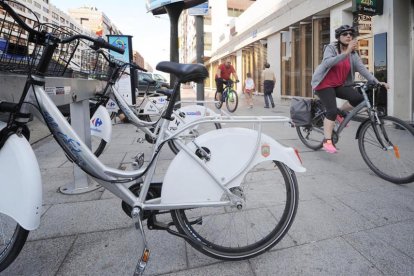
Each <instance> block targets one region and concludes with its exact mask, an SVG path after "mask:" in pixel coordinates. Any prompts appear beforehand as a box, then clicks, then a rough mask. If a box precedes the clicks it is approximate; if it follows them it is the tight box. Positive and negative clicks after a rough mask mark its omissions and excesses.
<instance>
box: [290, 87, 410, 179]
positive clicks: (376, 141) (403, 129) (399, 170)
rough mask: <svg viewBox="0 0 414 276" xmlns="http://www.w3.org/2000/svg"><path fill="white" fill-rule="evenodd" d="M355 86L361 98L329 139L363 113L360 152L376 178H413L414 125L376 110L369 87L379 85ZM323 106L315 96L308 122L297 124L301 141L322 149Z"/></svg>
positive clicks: (337, 138)
mask: <svg viewBox="0 0 414 276" xmlns="http://www.w3.org/2000/svg"><path fill="white" fill-rule="evenodd" d="M354 87H355V88H356V89H358V90H360V92H361V93H362V95H363V97H364V101H363V102H361V103H360V104H359V105H358V106H356V107H355V108H354V109H353V110H352V111H351V112H350V113H348V114H347V116H346V117H345V118H344V120H343V121H342V122H341V123H339V122H336V124H335V128H334V130H333V133H332V142H333V143H334V144H336V143H338V141H339V134H340V133H341V132H342V130H343V129H344V128H345V126H346V125H347V124H348V123H349V122H350V121H351V119H353V118H354V117H356V116H364V117H365V120H363V121H362V122H361V124H360V126H359V128H358V130H357V133H356V136H355V139H358V146H359V151H360V152H361V155H362V158H363V159H364V161H365V163H366V164H367V165H368V166H369V167H370V169H371V170H372V171H373V172H374V173H375V174H377V175H378V176H379V177H381V178H383V179H385V180H387V181H390V182H392V183H396V184H405V183H410V182H413V181H414V128H413V127H411V126H410V125H409V124H408V123H406V122H404V121H402V120H400V119H398V118H395V117H392V116H385V115H384V114H383V113H382V112H379V111H378V110H377V108H376V106H375V99H374V100H373V103H372V104H371V102H370V101H369V99H368V95H367V91H368V90H369V89H378V88H380V85H378V84H370V83H355V84H354ZM325 115H326V112H325V109H324V106H323V105H322V103H321V102H320V101H319V100H317V99H315V100H313V102H312V121H311V125H305V126H297V127H296V131H297V133H298V135H299V138H300V140H301V141H302V142H303V144H305V145H306V146H307V147H308V148H310V149H313V150H318V149H320V148H322V143H323V139H324V132H323V120H324V119H325Z"/></svg>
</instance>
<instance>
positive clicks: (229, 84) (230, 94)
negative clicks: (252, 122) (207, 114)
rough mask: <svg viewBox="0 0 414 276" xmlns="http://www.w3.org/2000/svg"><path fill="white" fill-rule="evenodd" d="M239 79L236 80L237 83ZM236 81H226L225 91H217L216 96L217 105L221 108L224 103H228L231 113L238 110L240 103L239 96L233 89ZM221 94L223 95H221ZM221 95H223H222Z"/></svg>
mask: <svg viewBox="0 0 414 276" xmlns="http://www.w3.org/2000/svg"><path fill="white" fill-rule="evenodd" d="M237 82H238V81H236V83H237ZM234 83H235V82H234V81H232V80H226V81H224V85H225V86H224V89H223V93H220V92H218V91H216V94H215V96H214V98H215V99H216V101H217V102H216V104H215V105H216V107H217V108H218V109H220V108H221V107H222V106H223V103H224V102H225V103H226V107H227V110H228V111H229V112H231V113H233V112H234V111H236V109H237V106H238V105H239V97H238V96H237V92H236V91H235V90H234V89H233V84H234ZM220 94H221V95H220ZM220 96H221V97H220Z"/></svg>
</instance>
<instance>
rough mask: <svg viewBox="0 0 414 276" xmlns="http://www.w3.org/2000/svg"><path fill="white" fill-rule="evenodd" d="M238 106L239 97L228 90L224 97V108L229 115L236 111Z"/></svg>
mask: <svg viewBox="0 0 414 276" xmlns="http://www.w3.org/2000/svg"><path fill="white" fill-rule="evenodd" d="M238 105H239V97H238V96H237V92H236V91H234V90H233V89H231V90H229V92H228V93H227V97H226V107H227V110H228V111H229V112H230V113H233V112H234V111H236V109H237V106H238Z"/></svg>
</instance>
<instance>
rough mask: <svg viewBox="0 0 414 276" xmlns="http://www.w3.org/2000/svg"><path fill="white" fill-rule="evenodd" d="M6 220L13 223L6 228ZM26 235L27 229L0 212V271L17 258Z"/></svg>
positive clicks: (27, 233)
mask: <svg viewBox="0 0 414 276" xmlns="http://www.w3.org/2000/svg"><path fill="white" fill-rule="evenodd" d="M8 222H12V224H13V225H11V227H8V228H7V229H6V228H5V227H7V225H6V223H8ZM14 224H15V226H14ZM6 235H7V237H6ZM28 235H29V231H28V230H25V229H24V228H23V227H21V226H20V225H19V224H18V223H17V222H16V221H14V220H13V219H12V218H10V217H8V216H6V215H3V214H0V272H2V271H3V270H5V269H6V268H7V267H8V266H9V265H10V264H11V263H12V262H13V261H14V260H15V259H16V258H17V256H18V255H19V253H20V251H21V250H22V248H23V246H24V244H25V243H26V240H27V236H28Z"/></svg>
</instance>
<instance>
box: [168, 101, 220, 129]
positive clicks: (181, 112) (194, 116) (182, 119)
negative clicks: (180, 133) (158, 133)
mask: <svg viewBox="0 0 414 276" xmlns="http://www.w3.org/2000/svg"><path fill="white" fill-rule="evenodd" d="M176 114H178V115H176V116H175V118H174V120H173V121H171V122H170V124H169V125H168V130H169V131H172V132H174V131H176V130H178V129H181V128H182V127H183V126H185V125H186V124H188V123H191V122H193V121H195V120H199V119H201V118H203V117H205V116H213V115H216V113H215V112H214V111H213V110H211V109H210V108H207V107H205V106H202V105H186V106H183V107H182V108H180V109H178V110H177V112H176ZM178 116H179V118H177V117H178ZM197 127H198V126H197V125H196V126H194V127H193V129H197ZM190 131H191V130H190V129H189V130H187V131H185V132H184V134H188V132H190Z"/></svg>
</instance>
